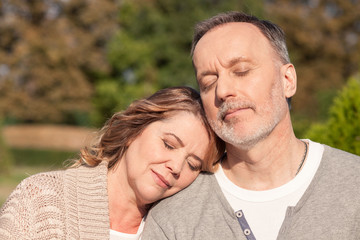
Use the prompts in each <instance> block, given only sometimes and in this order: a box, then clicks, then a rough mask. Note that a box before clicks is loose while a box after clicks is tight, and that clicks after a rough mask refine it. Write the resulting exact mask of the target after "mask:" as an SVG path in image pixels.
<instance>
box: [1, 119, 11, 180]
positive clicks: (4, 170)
mask: <svg viewBox="0 0 360 240" xmlns="http://www.w3.org/2000/svg"><path fill="white" fill-rule="evenodd" d="M13 165H14V159H13V156H12V154H11V152H10V150H9V148H8V146H7V144H6V143H5V141H4V137H3V120H2V119H1V118H0V166H1V167H0V174H2V175H4V174H8V173H10V171H11V168H12V167H13Z"/></svg>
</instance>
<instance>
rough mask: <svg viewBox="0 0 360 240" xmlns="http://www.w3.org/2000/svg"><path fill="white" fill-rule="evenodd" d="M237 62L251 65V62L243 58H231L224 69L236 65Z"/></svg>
mask: <svg viewBox="0 0 360 240" xmlns="http://www.w3.org/2000/svg"><path fill="white" fill-rule="evenodd" d="M239 62H250V63H251V60H250V59H248V58H247V57H245V56H240V57H236V58H232V59H230V61H229V62H228V63H226V67H232V66H234V65H236V64H237V63H239Z"/></svg>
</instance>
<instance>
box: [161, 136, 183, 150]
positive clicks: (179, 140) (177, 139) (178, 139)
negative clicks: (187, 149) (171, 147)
mask: <svg viewBox="0 0 360 240" xmlns="http://www.w3.org/2000/svg"><path fill="white" fill-rule="evenodd" d="M165 135H171V136H173V137H174V138H175V139H176V141H178V142H179V144H180V145H181V147H184V146H185V144H184V143H183V141H181V139H180V138H179V137H178V136H176V135H175V134H173V133H165Z"/></svg>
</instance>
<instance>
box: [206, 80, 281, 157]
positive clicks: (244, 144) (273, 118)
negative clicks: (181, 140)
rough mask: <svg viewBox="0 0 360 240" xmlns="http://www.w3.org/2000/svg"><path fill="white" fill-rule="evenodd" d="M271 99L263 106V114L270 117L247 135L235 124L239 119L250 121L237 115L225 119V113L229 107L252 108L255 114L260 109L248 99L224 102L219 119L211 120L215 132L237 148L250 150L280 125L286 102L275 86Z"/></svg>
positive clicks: (218, 115) (262, 115)
mask: <svg viewBox="0 0 360 240" xmlns="http://www.w3.org/2000/svg"><path fill="white" fill-rule="evenodd" d="M270 99H271V101H269V104H267V105H266V106H264V107H263V109H262V112H261V116H260V117H264V116H267V117H269V118H270V119H269V118H266V119H264V120H263V121H261V122H260V123H259V126H257V127H255V126H253V129H251V131H250V132H248V133H247V134H246V135H242V134H241V133H240V134H237V133H238V131H242V130H241V129H237V130H236V129H235V126H236V124H237V123H239V121H244V122H245V121H249V120H246V119H239V118H237V117H234V118H232V119H231V120H230V121H227V122H225V121H224V114H225V113H226V112H227V111H228V110H229V109H236V108H239V107H241V108H246V107H248V108H250V109H252V110H253V111H254V114H259V112H257V111H258V109H256V106H255V104H254V103H252V102H250V101H246V100H240V99H237V100H235V101H231V102H224V103H223V104H222V105H221V106H220V108H219V112H218V114H217V121H209V123H210V125H211V127H212V129H213V130H214V132H215V133H216V134H217V135H218V136H219V137H220V138H221V139H222V140H223V141H225V142H226V143H228V144H231V145H233V146H235V147H237V148H240V149H243V150H249V149H251V148H252V147H253V146H254V145H256V144H257V143H258V142H260V141H262V140H263V139H265V138H266V137H267V136H269V135H270V133H271V132H272V131H273V130H274V128H275V127H276V126H277V125H278V123H279V122H280V120H281V116H282V111H284V106H283V105H284V103H285V102H282V101H283V100H282V99H281V97H280V96H279V92H278V91H277V89H276V88H275V87H274V88H273V89H272V91H271V97H270ZM244 131H249V129H244Z"/></svg>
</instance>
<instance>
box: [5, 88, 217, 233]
mask: <svg viewBox="0 0 360 240" xmlns="http://www.w3.org/2000/svg"><path fill="white" fill-rule="evenodd" d="M223 150H224V148H223V144H222V142H221V141H220V140H218V138H216V137H215V135H214V133H213V132H212V131H211V129H210V127H209V125H208V123H207V121H206V118H205V115H204V112H203V109H202V106H201V102H200V96H199V95H198V93H197V92H196V91H195V90H193V89H191V88H188V87H176V88H168V89H163V90H160V91H158V92H157V93H155V94H154V95H152V96H150V97H149V98H147V99H143V100H139V101H135V102H134V103H132V104H131V105H130V106H129V107H128V108H127V109H126V110H125V111H124V112H119V113H116V114H115V115H114V116H113V117H112V118H111V119H109V121H108V122H107V123H106V124H105V126H104V127H103V128H102V129H101V131H100V132H99V136H98V138H97V140H96V141H95V143H94V144H92V145H91V147H88V148H84V149H82V150H81V151H80V158H79V159H78V160H76V161H75V162H74V164H73V165H72V167H70V168H68V169H66V170H64V171H54V172H48V173H40V174H37V175H34V176H32V177H29V178H27V179H25V180H24V181H22V182H21V183H20V184H19V185H18V187H17V188H16V189H15V190H14V191H13V193H12V194H11V195H10V196H9V198H8V200H7V201H6V203H5V204H4V205H3V207H2V209H1V212H0V238H1V239H3V238H4V239H109V238H110V239H138V238H139V236H140V234H141V231H142V226H143V224H144V218H145V216H146V213H147V211H148V210H149V208H150V207H151V205H152V204H153V203H154V202H156V201H158V200H160V199H162V198H165V197H168V196H170V195H172V194H174V193H176V192H178V191H180V190H181V189H183V188H185V187H187V186H188V185H189V184H191V183H192V182H193V181H194V180H195V178H196V177H197V176H198V174H199V172H200V171H212V170H213V167H214V162H215V161H216V160H217V159H218V158H219V157H220V155H221V154H222V153H223Z"/></svg>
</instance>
